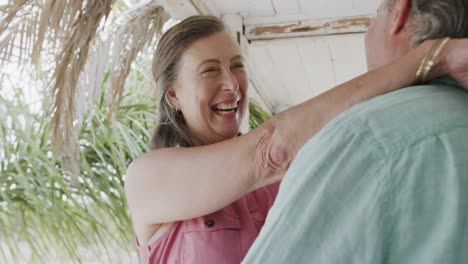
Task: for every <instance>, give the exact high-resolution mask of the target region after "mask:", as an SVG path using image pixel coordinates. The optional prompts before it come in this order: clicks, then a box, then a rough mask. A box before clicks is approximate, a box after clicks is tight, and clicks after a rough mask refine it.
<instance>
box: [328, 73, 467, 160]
mask: <svg viewBox="0 0 468 264" xmlns="http://www.w3.org/2000/svg"><path fill="white" fill-rule="evenodd" d="M467 116H468V92H467V91H465V90H463V89H462V88H461V87H459V86H458V85H457V84H456V83H455V82H454V81H452V80H451V79H448V78H442V79H439V80H436V81H434V82H432V83H430V84H427V85H420V86H412V87H407V88H404V89H401V90H398V91H395V92H392V93H389V94H386V95H382V96H378V97H376V98H373V99H371V100H369V101H367V102H364V103H362V104H360V105H357V106H355V107H353V108H352V109H350V110H348V111H347V112H345V113H343V114H342V115H340V116H339V117H337V118H336V119H335V120H333V121H332V122H331V123H330V124H329V125H328V126H327V127H325V128H324V129H323V130H322V131H321V133H329V134H335V136H333V139H328V140H335V141H338V142H339V141H340V140H342V141H346V140H348V139H349V138H350V137H360V138H361V141H362V145H365V146H367V147H368V148H377V149H379V150H380V151H384V152H386V151H390V150H392V149H393V151H395V148H398V147H405V146H408V145H411V144H412V143H413V142H415V141H418V140H420V139H422V138H424V137H426V136H428V135H437V134H442V133H445V132H447V131H450V130H452V129H455V128H457V127H468V118H467ZM340 133H341V135H337V134H340Z"/></svg>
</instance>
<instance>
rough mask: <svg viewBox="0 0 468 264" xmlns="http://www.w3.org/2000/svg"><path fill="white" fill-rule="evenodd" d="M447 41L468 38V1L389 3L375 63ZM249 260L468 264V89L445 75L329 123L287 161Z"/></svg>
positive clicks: (376, 27) (370, 50)
mask: <svg viewBox="0 0 468 264" xmlns="http://www.w3.org/2000/svg"><path fill="white" fill-rule="evenodd" d="M444 37H452V38H462V37H468V0H386V1H385V2H384V3H382V6H381V8H380V10H379V11H378V15H377V17H376V18H375V19H374V20H373V21H372V23H371V25H370V27H369V29H368V32H367V34H366V51H367V61H368V67H369V69H370V70H372V69H374V68H377V67H378V66H380V65H383V64H386V63H388V62H390V61H392V60H393V59H395V58H398V57H400V56H403V55H404V54H406V53H407V52H408V51H409V50H411V49H412V48H413V47H415V46H417V45H418V44H420V43H421V42H423V41H424V40H426V39H439V38H444ZM436 43H437V44H436V45H435V46H434V49H433V50H432V51H431V53H430V54H432V55H433V56H429V57H427V60H424V63H423V64H422V67H421V68H420V71H419V74H418V76H419V79H420V81H424V79H425V74H426V73H427V72H428V71H429V70H428V69H430V64H431V60H433V59H435V58H436V57H437V53H438V52H439V51H440V49H441V48H442V47H443V45H444V44H445V43H446V42H445V41H443V40H441V41H437V42H436ZM395 78H398V76H395ZM462 81H463V83H464V80H462ZM244 263H268V264H274V263H293V264H297V263H314V264H315V263H324V264H334V263H346V264H349V263H356V264H358V263H359V264H371V263H372V264H375V263H396V264H402V263H424V264H431V263H433V264H436V263H444V264H445V263H460V264H461V263H468V92H466V91H465V90H463V89H462V87H460V85H459V84H458V83H456V82H455V81H454V80H453V79H451V78H449V77H444V78H439V79H436V80H434V81H432V82H430V83H424V84H421V85H417V86H412V87H408V88H406V89H402V90H399V91H396V92H393V93H389V94H386V95H383V96H380V97H377V98H374V99H372V100H370V101H368V102H365V103H363V104H360V105H358V106H356V107H354V108H352V109H350V110H349V111H347V112H345V113H343V114H342V115H340V116H339V117H337V118H336V119H335V120H333V121H332V122H330V123H329V124H328V125H327V126H326V127H324V128H323V129H322V130H321V131H320V132H319V133H318V134H317V135H316V136H315V137H314V138H312V139H311V140H310V141H309V142H308V143H307V144H306V145H305V146H304V147H303V148H302V150H301V151H300V152H299V154H298V155H297V157H296V159H295V160H294V162H293V164H292V165H291V166H290V168H289V171H288V173H287V174H286V176H285V178H284V179H283V181H282V183H281V187H280V191H279V194H278V196H277V199H276V201H275V204H274V206H273V207H272V209H271V210H270V213H269V215H268V218H267V220H266V223H265V225H264V227H263V229H262V231H261V233H260V236H259V237H258V239H257V240H256V241H255V243H254V245H253V246H252V248H251V250H250V251H249V253H248V255H247V257H246V258H245V260H244Z"/></svg>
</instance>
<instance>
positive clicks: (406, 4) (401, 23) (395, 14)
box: [390, 0, 411, 35]
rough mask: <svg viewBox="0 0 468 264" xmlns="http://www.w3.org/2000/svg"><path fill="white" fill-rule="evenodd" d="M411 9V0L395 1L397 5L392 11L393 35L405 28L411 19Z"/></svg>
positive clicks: (391, 29)
mask: <svg viewBox="0 0 468 264" xmlns="http://www.w3.org/2000/svg"><path fill="white" fill-rule="evenodd" d="M410 11H411V7H410V0H397V1H396V2H395V6H394V7H393V8H392V11H391V19H392V20H391V21H390V23H391V28H390V33H391V34H392V35H397V34H399V33H401V32H402V31H403V30H404V29H405V26H406V24H407V23H408V20H409V16H410Z"/></svg>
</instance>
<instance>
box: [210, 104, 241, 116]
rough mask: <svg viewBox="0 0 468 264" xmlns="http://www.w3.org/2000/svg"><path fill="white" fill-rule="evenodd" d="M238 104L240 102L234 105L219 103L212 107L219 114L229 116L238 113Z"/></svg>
mask: <svg viewBox="0 0 468 264" xmlns="http://www.w3.org/2000/svg"><path fill="white" fill-rule="evenodd" d="M238 103H239V101H236V102H234V103H219V104H216V105H214V106H212V109H213V111H215V113H217V114H220V115H224V116H227V115H231V114H233V113H236V112H237V108H238Z"/></svg>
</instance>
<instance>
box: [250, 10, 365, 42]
mask: <svg viewBox="0 0 468 264" xmlns="http://www.w3.org/2000/svg"><path fill="white" fill-rule="evenodd" d="M373 17H374V16H372V15H367V16H357V17H342V18H331V19H319V20H301V21H296V22H288V23H277V24H264V25H247V26H246V27H245V37H246V38H247V39H248V40H265V39H278V38H288V37H305V36H320V35H334V34H346V33H360V32H365V31H366V30H367V28H368V27H369V24H370V22H371V19H372V18H373Z"/></svg>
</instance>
